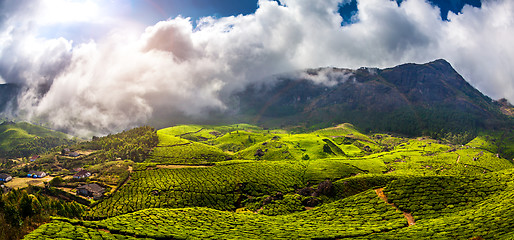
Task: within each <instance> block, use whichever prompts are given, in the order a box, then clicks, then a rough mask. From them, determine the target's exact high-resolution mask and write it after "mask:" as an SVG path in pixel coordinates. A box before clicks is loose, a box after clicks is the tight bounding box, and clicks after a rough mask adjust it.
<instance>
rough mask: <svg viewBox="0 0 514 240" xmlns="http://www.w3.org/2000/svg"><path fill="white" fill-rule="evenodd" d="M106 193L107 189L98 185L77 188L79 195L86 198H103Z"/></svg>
mask: <svg viewBox="0 0 514 240" xmlns="http://www.w3.org/2000/svg"><path fill="white" fill-rule="evenodd" d="M104 193H105V188H103V187H102V186H100V185H98V184H96V183H92V184H86V185H82V186H80V187H78V188H77V194H79V195H82V196H86V197H93V198H94V199H99V198H101V197H102V196H103V194H104Z"/></svg>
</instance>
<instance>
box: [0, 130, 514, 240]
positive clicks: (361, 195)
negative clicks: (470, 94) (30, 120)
mask: <svg viewBox="0 0 514 240" xmlns="http://www.w3.org/2000/svg"><path fill="white" fill-rule="evenodd" d="M512 140H513V134H512V132H511V131H510V132H491V131H489V132H487V131H484V132H483V133H481V134H479V135H477V136H476V137H474V138H473V139H472V140H470V141H468V142H467V143H465V144H461V143H460V142H459V140H456V139H454V138H446V139H445V138H441V139H431V138H430V137H407V136H402V135H398V134H391V133H372V134H365V133H363V132H361V131H359V130H358V129H357V128H356V127H354V126H353V125H352V124H349V123H344V124H339V125H337V126H334V127H330V128H324V129H320V130H316V131H312V132H307V131H306V132H305V133H292V132H290V131H288V130H284V129H264V128H261V127H258V126H254V125H249V124H234V125H223V126H219V125H218V126H214V125H177V126H174V127H168V128H163V129H160V130H155V129H153V128H150V127H141V128H136V129H132V130H128V131H125V132H122V133H118V134H112V135H108V136H105V137H100V138H98V137H94V138H93V140H91V141H77V142H76V143H73V144H70V145H63V146H59V147H56V148H53V150H50V151H48V152H47V153H46V154H42V155H41V156H40V158H38V159H36V160H35V161H32V162H31V161H29V160H28V159H25V160H23V159H22V160H21V162H23V165H22V166H23V167H21V165H19V163H18V164H15V163H10V164H6V163H7V162H9V161H10V160H7V159H5V160H3V164H2V165H1V167H2V169H1V170H2V171H3V172H9V174H12V175H13V177H14V179H13V180H11V181H12V182H14V181H16V180H17V179H20V178H22V179H24V178H25V176H24V175H26V172H24V170H30V169H38V170H40V171H44V172H46V173H48V174H49V176H51V177H53V178H54V179H56V178H58V179H60V180H59V181H55V180H53V181H44V182H45V183H44V185H41V186H30V187H28V188H27V189H25V190H11V191H10V192H7V193H5V194H4V195H3V197H2V201H3V203H2V204H4V205H6V204H7V205H9V204H14V206H16V204H15V203H13V202H10V200H9V199H12V198H13V197H14V196H11V195H12V194H13V191H14V192H17V191H22V192H23V191H26V192H27V193H29V196H37V198H40V197H45V196H46V197H49V198H51V199H54V200H51V201H63V200H64V201H65V202H63V203H62V204H66V201H70V200H72V201H78V202H80V204H79V205H81V209H83V210H82V211H80V212H79V213H75V214H74V215H70V214H64V213H62V212H61V213H60V214H59V213H53V214H52V213H50V212H51V211H48V213H47V216H46V217H47V218H46V219H47V220H43V221H39V222H40V224H41V223H45V222H47V223H45V224H43V225H41V226H40V227H39V228H37V229H36V230H34V231H32V232H30V234H28V235H26V236H25V237H24V239H56V238H60V239H81V238H84V239H136V238H137V239H206V238H221V239H263V238H266V239H280V238H287V239H312V238H316V239H344V238H352V239H354V238H355V239H402V238H405V239H420V238H436V239H454V238H457V239H471V238H474V239H509V238H510V237H512V236H513V235H512V234H513V232H512V231H511V228H510V226H512V225H513V224H514V222H512V218H510V217H509V216H510V215H511V214H513V213H514V212H513V211H514V208H513V207H512V206H514V205H513V204H512V201H513V200H512V199H513V198H512V196H511V195H513V194H514V181H512V179H513V178H512V174H514V168H513V167H514V163H513V161H512V158H510V159H506V158H504V157H502V156H500V154H499V151H500V150H501V149H503V153H504V154H505V153H508V152H509V151H506V149H511V148H512ZM457 142H458V143H457ZM498 146H503V147H501V149H500V148H499V147H498ZM73 152H77V153H78V152H80V153H81V154H79V155H78V156H76V157H75V156H73V157H72V156H70V154H71V153H73ZM77 171H87V172H90V173H91V176H88V177H84V178H79V179H77V178H76V176H75V175H76V174H77ZM41 182H43V181H41ZM10 183H11V182H7V183H6V184H5V185H6V186H9V184H10ZM93 184H96V185H98V186H99V187H100V188H102V189H103V192H101V193H99V195H94V196H93V195H91V196H90V197H84V196H80V195H77V194H76V193H77V192H78V191H79V190H78V189H79V186H89V185H93ZM18 194H19V193H18ZM34 201H35V200H32V203H34ZM31 209H34V207H32V208H31ZM51 209H52V207H50V210H51ZM20 210H21V209H20ZM43 212H44V211H40V212H39V213H37V211H35V212H34V214H33V215H32V217H34V216H40V217H41V215H43ZM5 214H6V213H4V214H3V218H2V219H3V221H4V222H3V224H4V227H9V228H10V229H16V228H17V227H16V226H13V225H12V224H9V223H8V221H7V220H8V219H9V217H8V215H5ZM0 216H1V215H0ZM70 216H73V217H70ZM29 217H30V216H29ZM20 220H22V222H30V221H32V222H37V221H34V219H31V218H20ZM4 229H5V228H4Z"/></svg>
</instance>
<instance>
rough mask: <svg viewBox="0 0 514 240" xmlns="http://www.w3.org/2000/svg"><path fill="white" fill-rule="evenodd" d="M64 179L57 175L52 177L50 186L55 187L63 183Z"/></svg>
mask: <svg viewBox="0 0 514 240" xmlns="http://www.w3.org/2000/svg"><path fill="white" fill-rule="evenodd" d="M63 182H64V180H63V179H62V178H61V177H59V176H57V177H54V178H53V179H52V180H50V186H52V187H57V186H61V185H62V184H63Z"/></svg>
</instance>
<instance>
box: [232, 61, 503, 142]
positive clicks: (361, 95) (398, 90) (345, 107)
mask: <svg viewBox="0 0 514 240" xmlns="http://www.w3.org/2000/svg"><path fill="white" fill-rule="evenodd" d="M327 69H328V70H327ZM327 71H328V73H327ZM338 71H339V72H341V71H343V72H347V73H349V74H350V75H351V76H347V77H346V78H347V79H343V80H342V81H341V80H337V79H336V80H335V82H336V83H335V84H333V85H332V86H329V85H326V84H319V83H316V82H314V81H312V79H308V78H309V76H317V75H318V74H326V77H327V78H328V80H329V82H330V81H332V80H331V79H330V77H333V76H335V75H336V74H332V73H335V72H338ZM303 73H306V74H303V76H304V77H303V78H302V77H297V76H298V75H301V74H296V75H293V76H287V75H286V76H279V77H277V80H276V81H275V82H274V83H273V84H270V85H263V84H262V85H250V86H249V87H248V88H246V89H245V90H243V91H241V92H239V93H237V94H236V96H237V99H238V100H239V102H238V106H239V111H240V114H241V115H240V116H241V117H242V119H243V120H248V119H249V120H254V122H251V123H256V124H262V125H269V126H276V125H278V126H282V127H283V126H287V125H289V126H291V125H303V126H304V127H307V128H320V127H327V126H332V125H334V124H337V123H340V122H351V123H353V124H355V125H356V126H358V127H359V128H361V129H363V130H365V131H371V130H374V131H392V132H399V133H404V134H408V135H421V134H426V133H430V132H439V131H442V130H444V131H448V130H450V131H452V132H466V131H471V132H476V131H479V130H481V129H491V128H501V127H504V126H508V125H509V124H512V119H510V120H509V119H508V117H506V116H503V115H502V114H501V112H500V110H499V108H498V106H496V105H495V104H494V102H493V100H492V99H490V98H489V97H487V96H485V95H483V94H482V93H480V91H478V90H477V89H475V88H474V87H473V86H471V85H470V84H469V83H468V82H467V81H466V80H465V79H464V78H463V77H462V76H461V75H460V74H458V73H457V72H456V71H455V70H454V69H453V67H452V66H451V64H450V63H448V62H447V61H446V60H444V59H438V60H435V61H432V62H429V63H425V64H414V63H407V64H402V65H398V66H396V67H392V68H386V69H375V68H360V69H357V70H349V69H339V68H318V69H308V70H304V71H303ZM305 76H307V77H305ZM317 78H320V77H319V76H317ZM332 82H334V81H332ZM262 103H265V104H262Z"/></svg>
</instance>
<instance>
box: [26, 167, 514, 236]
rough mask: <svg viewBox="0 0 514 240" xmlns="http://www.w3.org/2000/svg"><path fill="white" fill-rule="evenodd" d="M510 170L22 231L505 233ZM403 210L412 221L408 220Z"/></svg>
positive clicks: (512, 222) (512, 201)
mask: <svg viewBox="0 0 514 240" xmlns="http://www.w3.org/2000/svg"><path fill="white" fill-rule="evenodd" d="M513 176H514V171H513V170H507V171H501V172H498V173H489V174H485V175H483V176H480V177H474V178H470V179H468V178H463V177H429V178H414V179H412V178H407V177H405V178H403V179H401V180H394V181H391V182H390V183H389V184H387V186H386V187H385V188H384V193H385V195H386V196H387V199H388V201H389V203H392V204H394V205H395V206H396V207H395V206H393V205H391V204H388V203H386V202H385V201H384V200H383V199H382V198H380V197H379V196H377V193H376V192H375V191H374V190H372V189H370V190H367V191H365V192H362V193H359V194H356V195H353V196H350V197H347V198H344V199H342V200H338V201H335V202H333V203H329V204H325V205H323V206H321V207H317V208H314V209H312V210H308V211H303V212H296V213H292V214H287V215H280V216H273V217H272V216H265V215H259V214H254V213H234V212H226V211H219V210H213V209H210V208H198V207H195V208H182V209H162V208H153V209H147V210H142V211H137V212H134V213H130V214H125V215H120V216H117V217H113V218H108V219H105V220H101V221H76V220H67V219H56V220H54V221H52V223H49V224H47V225H44V226H43V227H41V228H40V229H38V230H36V231H34V232H33V233H31V234H30V235H28V236H27V237H26V238H25V239H44V238H52V237H55V236H57V234H56V233H55V230H54V231H49V230H48V229H54V228H70V229H75V230H77V229H80V230H81V231H86V232H88V233H89V232H95V231H101V232H108V233H109V234H110V235H111V236H110V237H112V238H118V239H119V238H121V237H122V236H123V237H129V236H130V237H131V236H137V237H139V238H150V239H210V238H221V239H263V238H265V239H312V238H316V239H346V238H352V239H471V238H473V237H482V238H484V239H511V237H512V236H513V234H512V229H511V228H512V226H514V219H513V218H512V217H511V216H512V214H514V181H513V180H512V179H513V178H512V177H513ZM414 186H418V187H417V188H415V187H414ZM398 209H399V210H398ZM404 212H408V213H410V214H411V215H412V216H413V217H414V219H415V224H413V225H409V224H408V220H407V219H406V218H405V216H404V214H403V213H404ZM115 234H117V236H115Z"/></svg>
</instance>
